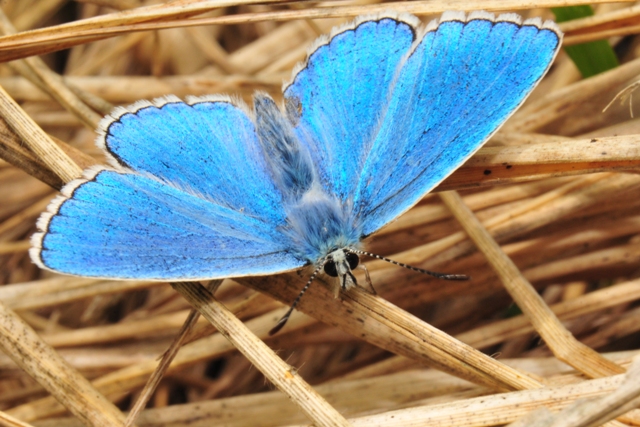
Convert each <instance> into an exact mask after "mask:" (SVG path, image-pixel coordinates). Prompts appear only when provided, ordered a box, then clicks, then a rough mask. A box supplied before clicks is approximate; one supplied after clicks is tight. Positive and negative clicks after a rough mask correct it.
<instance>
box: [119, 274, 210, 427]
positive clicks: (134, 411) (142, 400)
mask: <svg viewBox="0 0 640 427" xmlns="http://www.w3.org/2000/svg"><path fill="white" fill-rule="evenodd" d="M221 283H222V280H214V281H213V282H212V283H211V284H210V285H209V286H208V288H207V289H208V290H209V292H211V294H212V295H213V294H215V292H216V289H218V287H219V286H220V284H221ZM198 317H200V314H199V313H198V311H197V310H195V309H194V310H191V311H190V312H189V315H188V316H187V320H185V321H184V323H183V325H182V327H181V328H180V331H179V332H178V334H177V335H176V338H175V339H174V340H173V342H172V343H171V346H170V347H169V348H168V349H167V351H166V352H164V354H163V355H162V359H160V363H158V367H157V368H156V370H155V371H153V374H152V375H151V377H149V380H148V381H147V383H146V384H145V385H144V388H143V389H142V391H141V392H140V396H139V397H138V400H137V401H136V403H135V405H133V408H131V411H129V414H128V415H127V419H126V420H125V422H124V427H130V426H132V425H133V424H134V423H135V421H136V418H138V415H140V412H141V411H142V410H143V409H144V407H145V406H146V405H147V403H148V402H149V399H151V395H152V394H153V392H154V391H155V390H156V388H157V387H158V384H159V383H160V380H161V379H162V377H163V376H164V374H165V373H166V371H167V369H169V365H170V364H171V362H172V361H173V359H175V357H176V355H177V354H178V351H179V350H180V347H181V346H182V343H183V342H184V340H185V339H186V338H187V334H189V332H191V329H192V328H193V327H194V326H195V324H196V322H197V321H198Z"/></svg>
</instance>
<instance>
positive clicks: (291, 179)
mask: <svg viewBox="0 0 640 427" xmlns="http://www.w3.org/2000/svg"><path fill="white" fill-rule="evenodd" d="M254 108H255V116H256V131H257V134H258V139H259V140H260V143H261V145H262V148H263V150H264V155H265V159H266V161H267V163H268V164H269V166H270V170H271V174H272V175H273V179H274V182H275V183H276V186H278V187H279V189H280V191H281V192H282V195H283V196H284V197H283V198H284V200H285V201H286V202H288V203H291V202H295V201H296V200H299V199H300V198H301V197H302V195H303V194H304V193H305V192H307V191H309V190H310V189H311V186H312V185H313V181H314V179H315V178H314V177H315V175H316V174H315V171H314V167H313V163H312V162H311V156H309V153H308V151H307V150H306V149H305V148H304V147H302V146H301V145H300V143H299V142H298V140H297V137H296V136H295V134H294V133H293V129H292V127H291V125H290V124H289V121H288V120H287V119H286V118H285V117H284V115H283V114H282V112H281V111H280V109H279V108H278V106H277V105H276V103H275V102H274V101H273V99H271V97H269V96H268V95H266V94H260V93H259V94H256V96H255V98H254Z"/></svg>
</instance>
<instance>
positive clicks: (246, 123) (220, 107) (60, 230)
mask: <svg viewBox="0 0 640 427" xmlns="http://www.w3.org/2000/svg"><path fill="white" fill-rule="evenodd" d="M102 127H103V130H104V140H103V141H102V140H101V141H102V145H103V146H105V148H106V149H107V151H108V153H109V154H110V155H111V156H112V161H113V162H114V163H115V164H116V166H117V167H118V170H109V169H104V168H98V169H94V170H90V171H88V172H87V175H86V176H85V178H84V179H82V180H78V181H76V182H73V183H70V184H68V185H67V186H66V187H65V188H64V189H63V191H62V193H63V194H62V196H59V198H58V199H56V200H54V201H53V202H52V203H51V205H50V206H49V209H48V212H45V213H44V214H43V215H42V216H41V218H40V220H39V221H38V228H39V229H40V233H37V234H36V235H34V238H33V242H34V247H33V248H32V250H31V255H32V259H33V260H34V261H35V262H36V263H37V264H39V265H40V266H41V267H44V268H48V269H51V270H55V271H60V272H64V273H69V274H76V275H82V276H92V277H103V278H119V279H149V280H196V279H211V278H220V277H235V276H245V275H259V274H271V273H276V272H281V271H286V270H290V269H294V268H298V267H300V266H302V265H304V264H305V263H306V261H305V260H302V259H300V258H299V257H297V256H296V255H294V254H292V253H291V252H290V249H291V244H290V242H289V241H288V239H287V237H286V236H285V235H284V234H282V233H281V231H280V229H279V226H281V225H282V224H283V223H284V218H285V214H284V212H283V210H282V208H281V206H280V204H279V203H280V200H281V198H282V197H281V195H280V194H279V192H278V191H277V189H276V188H275V187H273V185H272V180H271V179H270V177H269V174H268V171H267V169H266V164H265V162H264V158H263V156H261V151H260V146H259V143H258V141H257V137H256V133H255V127H254V125H253V123H252V121H251V120H250V119H249V118H248V116H247V115H246V114H245V113H244V111H243V110H242V108H240V107H238V106H236V105H234V104H233V103H232V102H230V101H229V100H227V99H222V100H221V99H216V100H203V99H201V100H197V101H195V102H194V103H193V105H189V104H186V103H183V102H179V101H178V100H176V99H173V98H170V99H165V100H163V101H162V102H158V103H156V105H153V104H150V103H142V104H138V105H136V106H135V107H133V108H132V109H131V110H124V109H122V110H120V111H119V112H117V113H116V114H115V115H114V116H112V117H111V118H110V119H108V120H106V121H105V122H104V123H103V126H102ZM99 142H100V141H99ZM129 169H133V170H135V171H136V172H131V171H130V170H129Z"/></svg>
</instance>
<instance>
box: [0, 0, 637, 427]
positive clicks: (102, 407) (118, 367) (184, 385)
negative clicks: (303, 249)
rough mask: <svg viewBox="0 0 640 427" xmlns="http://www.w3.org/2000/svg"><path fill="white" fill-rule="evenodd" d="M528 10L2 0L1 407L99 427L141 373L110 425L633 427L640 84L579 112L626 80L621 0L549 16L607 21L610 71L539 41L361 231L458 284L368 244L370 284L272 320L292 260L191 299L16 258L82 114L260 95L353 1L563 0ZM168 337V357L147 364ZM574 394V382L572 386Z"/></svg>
mask: <svg viewBox="0 0 640 427" xmlns="http://www.w3.org/2000/svg"><path fill="white" fill-rule="evenodd" d="M526 3H527V4H528V5H529V6H531V4H534V5H535V6H537V7H538V8H537V9H532V10H519V9H520V8H521V6H522V4H523V2H520V1H482V2H479V1H476V2H473V1H447V2H444V1H442V2H440V1H428V2H427V1H424V2H423V1H415V2H394V3H387V4H379V2H376V1H340V2H337V1H336V2H302V1H300V2H295V1H292V2H281V1H260V2H259V1H243V0H236V1H233V0H228V1H218V2H214V1H194V0H191V1H189V0H182V1H180V0H178V1H174V2H166V3H161V2H156V1H141V0H83V1H80V0H78V1H65V0H20V1H18V0H5V1H3V2H2V3H1V4H0V6H1V7H2V13H0V32H1V33H2V34H4V36H3V37H1V38H0V61H3V62H2V63H0V87H1V88H2V90H0V117H2V119H1V120H0V158H2V160H0V280H1V281H2V284H3V285H4V286H2V287H0V348H1V349H2V351H3V354H1V355H0V409H1V412H0V425H3V426H28V425H34V426H57V427H70V426H78V425H83V424H84V425H94V426H121V425H123V423H124V422H125V418H126V417H127V413H128V411H130V410H131V409H132V408H134V407H135V405H136V402H143V401H142V400H140V396H142V395H144V393H142V392H141V390H142V389H143V387H144V385H145V383H146V382H147V380H148V379H149V378H156V379H158V380H159V384H158V385H157V389H156V390H155V392H152V393H151V394H150V400H149V402H148V403H147V404H146V408H144V409H143V410H142V411H141V412H140V413H139V414H137V413H136V416H131V417H130V418H129V419H128V420H127V421H126V422H127V423H131V422H135V424H136V425H138V426H157V427H161V426H162V427H168V426H171V427H178V426H191V427H193V426H228V427H232V426H233V427H240V426H265V427H266V426H285V425H308V424H310V423H313V424H314V425H317V426H348V425H353V426H374V425H375V426H423V425H429V426H492V425H504V424H508V423H511V422H515V423H516V424H517V425H538V426H548V425H563V426H568V425H571V426H587V425H589V426H591V425H594V426H595V425H601V424H603V423H605V422H607V423H608V424H607V425H611V426H614V425H617V426H621V425H640V412H638V411H631V410H632V409H633V408H635V407H636V406H638V403H640V401H638V400H634V399H636V398H637V397H638V395H639V393H640V391H639V390H638V387H639V385H640V379H639V378H638V376H639V374H638V371H639V369H637V368H632V369H629V368H630V367H631V366H633V365H632V364H631V363H632V359H633V358H634V356H635V355H636V354H637V353H638V351H639V349H640V305H639V304H638V302H637V300H638V299H640V280H639V279H638V276H639V273H640V262H639V261H640V215H639V212H640V209H639V208H640V175H638V166H639V165H640V123H639V122H638V120H637V119H634V118H633V115H632V112H633V109H635V110H636V111H640V107H639V106H638V105H637V102H635V99H638V98H640V97H639V96H635V97H634V96H633V94H632V93H631V90H630V91H628V92H627V96H626V97H623V98H622V101H623V102H614V103H613V104H612V106H611V107H610V108H609V109H608V110H607V111H606V112H603V111H602V110H603V108H604V107H605V106H606V105H607V104H608V103H609V102H610V101H612V100H613V99H614V97H615V95H616V94H617V93H618V92H619V91H621V90H623V89H624V88H625V87H627V86H629V85H632V84H633V83H634V82H635V80H636V79H638V77H639V76H640V43H639V40H640V39H638V38H637V36H635V35H634V34H635V33H636V32H637V31H638V24H637V22H640V21H639V19H640V8H639V7H638V6H635V5H634V3H616V4H605V3H602V4H600V5H598V6H597V7H596V8H595V10H596V15H595V16H594V17H592V18H585V19H580V20H577V21H572V22H568V23H564V24H562V25H561V27H562V29H563V30H564V31H565V33H566V37H565V44H566V45H572V44H576V43H580V42H584V41H590V40H599V39H605V40H609V41H610V42H611V43H612V45H613V46H614V47H615V49H616V53H617V56H618V59H619V60H620V63H621V65H620V66H619V67H617V68H615V69H613V70H611V71H607V72H605V73H603V74H600V75H597V76H594V77H590V78H588V79H583V78H582V77H581V76H580V73H579V72H578V71H577V69H576V68H575V66H574V65H573V63H572V61H571V60H570V59H569V58H568V57H567V55H566V54H564V53H561V54H560V55H559V57H558V58H557V60H556V63H555V64H554V66H553V68H552V69H551V72H550V73H549V75H548V76H547V77H546V78H545V79H544V80H543V81H542V83H541V84H540V86H539V87H538V88H537V89H536V91H535V92H534V94H533V95H532V97H531V98H530V99H529V100H528V101H527V103H526V104H525V106H524V107H523V108H522V109H520V110H519V111H518V112H517V113H516V114H515V115H514V116H513V117H512V118H511V119H510V120H509V121H508V122H507V124H506V125H505V126H504V127H503V129H502V130H501V131H500V132H499V133H498V134H497V135H496V136H495V137H494V138H493V139H492V140H491V141H490V142H489V143H488V144H487V146H486V147H485V148H483V149H482V150H480V152H479V153H478V154H477V155H476V156H474V158H472V159H471V160H470V161H469V162H468V163H467V164H466V165H465V166H463V167H462V168H461V169H460V170H459V171H457V172H456V173H455V174H454V175H453V176H451V177H450V178H449V179H447V180H446V181H445V182H444V183H443V184H442V185H441V186H440V187H439V188H438V191H436V192H434V194H431V195H429V196H427V197H426V198H425V199H424V201H423V202H422V203H420V204H419V205H418V206H417V207H415V208H414V209H412V210H411V211H410V212H409V213H407V214H406V215H404V216H402V217H401V218H400V219H399V220H398V221H397V222H395V223H393V224H392V225H391V226H389V227H387V228H385V229H384V230H382V231H381V232H379V233H377V234H376V235H375V236H374V237H373V238H371V239H370V240H369V241H368V242H367V248H368V250H370V251H372V252H374V253H378V254H381V255H385V256H389V257H391V258H393V259H396V260H398V261H401V262H406V263H409V264H414V265H416V266H420V267H423V268H429V269H433V270H440V271H447V272H455V273H464V274H468V275H470V276H471V277H472V280H471V281H469V282H442V281H438V280H435V279H432V278H430V277H427V276H424V275H419V274H416V273H414V272H411V271H406V270H404V269H400V268H398V267H396V266H393V265H388V264H385V263H381V262H380V261H372V262H367V265H368V267H369V270H370V271H371V277H372V280H373V283H374V284H375V287H376V290H377V292H378V295H377V296H374V295H371V294H369V293H367V292H366V291H364V290H359V289H356V290H354V291H353V292H349V293H348V294H343V295H342V296H341V297H340V298H339V299H334V298H333V296H332V294H331V291H330V290H329V289H328V288H327V287H326V284H323V282H322V281H318V282H316V283H314V284H313V286H312V287H311V289H310V290H309V292H308V293H307V294H306V295H305V297H304V298H303V299H302V302H301V304H300V306H299V311H297V312H295V313H294V315H293V316H292V318H291V320H290V322H289V323H288V324H287V326H286V327H285V328H284V329H283V330H282V332H280V333H279V334H277V335H276V336H274V337H269V336H268V333H267V332H268V330H269V329H270V328H271V327H272V326H273V325H274V324H275V322H276V321H277V319H278V318H279V317H280V316H282V314H283V313H284V312H285V311H286V310H287V306H288V305H289V304H290V302H291V301H292V300H293V299H294V298H295V296H296V295H297V293H298V292H299V290H300V288H301V287H302V286H303V284H304V282H305V281H306V278H307V277H308V274H309V272H308V271H306V270H305V271H302V272H300V273H298V274H290V275H282V276H277V277H262V278H249V279H243V280H238V281H234V280H225V281H223V282H222V283H211V284H206V285H208V286H209V288H208V289H209V290H214V291H215V298H213V297H212V293H211V292H210V291H209V290H207V289H206V288H204V287H202V286H200V285H199V284H185V283H174V284H157V283H146V282H115V281H105V280H90V279H84V278H76V277H66V276H59V275H54V274H51V273H47V272H43V271H40V270H39V269H38V268H37V267H36V266H35V265H33V264H32V263H31V261H30V259H29V256H28V254H27V250H28V248H29V236H30V235H31V234H32V233H33V231H34V223H35V220H36V218H37V217H38V215H39V214H40V212H41V211H42V210H43V209H44V208H45V207H46V205H47V204H48V202H49V200H51V198H52V197H54V196H55V195H56V194H57V191H58V190H59V188H60V187H61V186H62V185H63V183H64V182H68V181H69V180H71V179H73V178H74V177H76V176H78V174H79V173H80V171H81V169H83V168H85V167H87V166H89V165H91V164H97V163H101V162H102V161H103V157H102V154H101V153H100V152H99V151H98V150H97V149H96V147H95V146H94V143H93V141H94V138H95V133H94V129H95V128H96V125H97V122H98V121H99V119H100V117H101V116H103V115H104V114H106V113H108V112H109V111H110V110H111V109H112V108H113V106H114V105H123V104H124V105H126V104H130V103H133V102H134V101H136V100H138V99H151V98H154V97H159V96H162V95H166V94H175V95H178V96H181V97H184V96H186V95H202V94H211V93H231V94H235V95H237V96H240V97H242V98H244V99H245V100H246V101H247V102H250V101H251V94H252V93H253V91H255V90H265V91H267V92H269V93H271V94H272V95H273V96H274V97H280V85H281V82H282V81H283V80H285V79H287V78H288V77H289V76H290V72H291V69H292V67H293V66H294V64H295V63H297V62H298V61H301V60H303V59H304V57H305V54H306V49H307V46H309V44H311V43H312V42H313V40H314V39H315V38H316V37H317V36H319V35H320V34H323V33H326V32H328V31H329V30H330V29H331V28H332V27H333V26H335V25H338V24H340V23H343V22H346V21H348V20H349V19H350V18H352V17H354V16H357V15H359V14H362V13H371V12H376V11H380V10H384V9H386V8H390V9H394V10H399V11H409V12H413V13H416V14H418V15H419V16H420V17H421V18H423V20H424V21H428V20H430V19H432V18H434V17H437V16H438V15H439V14H440V13H441V12H442V11H443V10H447V9H461V10H474V9H481V8H483V9H487V10H490V11H494V12H501V11H505V10H509V11H518V12H519V13H521V14H522V15H524V16H526V17H532V16H541V17H543V18H552V15H551V13H550V12H549V10H548V9H546V8H547V7H551V6H565V5H570V4H574V3H577V2H572V1H536V2H526ZM595 3H597V2H595ZM36 28H42V30H39V31H34V32H28V30H31V29H36ZM25 31H27V32H25ZM13 33H17V34H16V35H13V36H12V35H11V34H13ZM34 55H41V56H34ZM10 60H13V61H12V62H8V61H10ZM631 89H633V87H632V88H631ZM629 93H631V96H628V94H629ZM451 190H454V191H457V192H454V191H451ZM176 291H177V292H176ZM187 300H188V301H189V302H187ZM514 301H515V302H516V303H517V304H514ZM283 303H284V304H283ZM191 307H197V308H198V310H199V311H200V313H201V314H202V317H200V318H198V316H196V315H194V314H193V313H191V314H190V310H191ZM187 317H189V318H190V319H191V323H190V324H191V327H190V328H189V327H185V328H182V329H181V327H182V326H183V324H184V322H185V320H186V319H187ZM212 325H213V326H212ZM181 331H182V332H181ZM218 331H220V332H222V333H220V332H218ZM441 331H442V332H441ZM176 337H181V340H182V343H181V347H180V349H179V351H178V352H177V354H176V355H175V359H174V361H173V364H172V366H171V367H170V368H169V369H168V370H167V371H166V372H165V373H164V374H162V373H155V374H154V371H155V370H156V367H157V366H158V361H159V358H160V357H161V356H162V355H163V354H165V351H166V350H167V349H168V348H169V347H171V346H172V343H175V340H176ZM265 343H266V345H265ZM463 343H464V344H463ZM173 347H174V348H175V349H177V348H178V346H175V345H174V346H173ZM625 372H626V373H625ZM274 385H275V386H274ZM584 398H587V399H597V401H594V400H588V401H587V402H586V404H585V403H584V402H583V401H579V402H577V403H575V402H576V401H577V400H578V399H584ZM581 402H582V403H581ZM138 406H142V407H144V406H145V405H144V404H140V403H139V404H138ZM140 409H142V408H140ZM532 411H535V412H532ZM559 411H562V412H559ZM134 418H135V421H134Z"/></svg>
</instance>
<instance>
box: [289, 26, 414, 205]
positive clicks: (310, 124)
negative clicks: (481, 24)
mask: <svg viewBox="0 0 640 427" xmlns="http://www.w3.org/2000/svg"><path fill="white" fill-rule="evenodd" d="M417 24H419V21H418V20H417V18H415V17H414V16H411V15H400V16H395V15H393V16H392V15H389V16H385V15H380V16H376V17H370V16H369V17H366V16H365V17H360V18H358V19H357V20H356V21H355V22H354V23H353V24H350V25H348V26H345V27H342V28H337V29H335V30H334V31H333V32H332V34H331V36H330V37H329V38H327V37H325V38H320V39H319V40H318V42H317V44H316V46H315V47H314V48H313V49H312V53H310V54H309V58H308V59H307V61H306V63H305V64H303V65H302V66H301V67H300V69H299V70H298V71H297V72H294V77H293V80H292V82H291V83H289V84H288V85H285V89H284V97H285V106H286V110H287V114H288V116H289V119H290V120H291V122H292V123H293V124H294V126H295V132H296V134H297V136H298V139H299V140H300V141H301V143H302V144H303V145H306V146H307V147H308V151H309V154H310V155H311V157H312V160H313V163H314V165H315V167H316V172H317V173H318V175H319V179H320V182H321V184H322V186H323V187H324V189H325V190H326V191H327V193H329V194H333V195H336V196H337V197H338V199H339V200H340V201H341V202H342V203H345V204H346V203H350V200H351V199H352V197H353V194H354V191H355V188H356V185H357V177H359V176H360V173H361V171H362V167H363V165H364V161H365V159H366V154H367V152H368V151H369V150H370V144H371V142H373V137H372V136H373V135H374V134H375V132H376V130H377V127H378V125H379V122H380V118H381V116H382V113H383V111H384V106H385V105H386V104H387V98H388V95H389V87H390V86H391V82H392V81H393V78H394V76H395V74H396V69H397V68H398V64H399V63H400V60H401V59H402V57H403V55H405V53H406V52H407V51H408V49H409V48H410V46H411V43H412V42H413V41H414V39H415V36H416V35H415V27H416V26H417Z"/></svg>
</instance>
